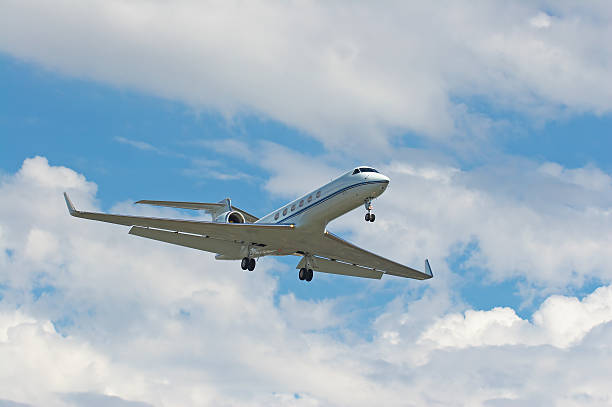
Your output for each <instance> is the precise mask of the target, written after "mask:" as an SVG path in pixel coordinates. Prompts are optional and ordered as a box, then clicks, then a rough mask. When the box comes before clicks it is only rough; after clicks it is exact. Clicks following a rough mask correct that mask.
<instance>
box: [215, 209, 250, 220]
mask: <svg viewBox="0 0 612 407" xmlns="http://www.w3.org/2000/svg"><path fill="white" fill-rule="evenodd" d="M215 222H217V223H246V222H245V219H244V215H243V214H241V213H240V212H236V211H231V212H224V213H222V214H220V215H219V216H217V217H216V218H215Z"/></svg>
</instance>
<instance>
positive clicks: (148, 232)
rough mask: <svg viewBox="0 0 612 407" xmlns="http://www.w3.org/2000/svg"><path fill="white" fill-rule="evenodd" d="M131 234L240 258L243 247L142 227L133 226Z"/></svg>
mask: <svg viewBox="0 0 612 407" xmlns="http://www.w3.org/2000/svg"><path fill="white" fill-rule="evenodd" d="M129 233H130V235H134V236H140V237H144V238H147V239H152V240H158V241H160V242H166V243H170V244H175V245H178V246H184V247H190V248H192V249H198V250H203V251H206V252H211V253H220V254H224V255H233V256H239V255H240V250H241V247H242V245H241V244H238V243H234V242H230V241H227V240H221V239H215V238H212V237H206V236H198V235H188V234H185V233H179V232H168V231H165V230H158V229H149V228H143V227H141V226H132V228H131V229H130V232H129Z"/></svg>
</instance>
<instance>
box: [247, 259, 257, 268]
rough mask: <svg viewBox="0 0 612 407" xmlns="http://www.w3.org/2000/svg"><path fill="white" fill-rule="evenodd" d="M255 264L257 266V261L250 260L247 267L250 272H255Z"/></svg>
mask: <svg viewBox="0 0 612 407" xmlns="http://www.w3.org/2000/svg"><path fill="white" fill-rule="evenodd" d="M255 264H256V263H255V259H249V265H248V267H247V268H248V269H249V271H253V270H255Z"/></svg>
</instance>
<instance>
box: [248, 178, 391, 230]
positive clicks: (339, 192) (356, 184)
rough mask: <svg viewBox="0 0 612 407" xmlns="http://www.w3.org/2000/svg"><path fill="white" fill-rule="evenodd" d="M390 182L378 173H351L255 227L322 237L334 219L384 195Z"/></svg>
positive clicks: (305, 196) (275, 213) (260, 220)
mask: <svg viewBox="0 0 612 407" xmlns="http://www.w3.org/2000/svg"><path fill="white" fill-rule="evenodd" d="M387 185H389V178H388V177H386V176H384V175H383V174H380V173H378V172H359V173H357V174H353V173H352V171H349V172H348V173H346V174H344V175H342V176H340V177H338V178H336V179H334V180H333V181H331V182H329V183H328V184H325V185H323V186H322V187H321V188H318V189H316V190H314V191H312V192H310V193H308V194H306V195H303V196H301V197H299V198H298V199H296V200H294V201H292V202H289V203H288V204H286V205H284V206H282V207H281V208H279V209H277V210H275V211H274V212H272V213H270V214H268V215H266V216H264V217H263V218H261V219H259V220H258V221H257V222H256V223H266V224H285V225H286V224H292V225H295V227H296V228H297V229H299V230H302V231H303V232H307V233H308V232H316V233H323V231H324V230H325V226H326V225H327V224H328V223H329V222H330V221H332V220H333V219H335V218H337V217H339V216H341V215H343V214H345V213H347V212H349V211H352V210H353V209H355V208H357V207H358V206H360V205H363V204H364V203H365V202H366V201H367V200H368V199H374V198H376V197H378V196H379V195H381V194H382V193H383V192H385V189H387Z"/></svg>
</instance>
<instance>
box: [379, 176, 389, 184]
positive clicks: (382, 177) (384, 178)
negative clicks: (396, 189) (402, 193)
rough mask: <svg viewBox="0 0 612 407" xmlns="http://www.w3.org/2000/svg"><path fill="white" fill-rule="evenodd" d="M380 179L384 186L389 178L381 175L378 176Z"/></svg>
mask: <svg viewBox="0 0 612 407" xmlns="http://www.w3.org/2000/svg"><path fill="white" fill-rule="evenodd" d="M380 178H381V180H382V181H383V182H384V183H386V184H388V183H389V177H387V176H386V175H382V174H380Z"/></svg>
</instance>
